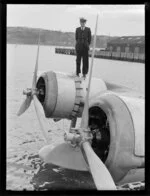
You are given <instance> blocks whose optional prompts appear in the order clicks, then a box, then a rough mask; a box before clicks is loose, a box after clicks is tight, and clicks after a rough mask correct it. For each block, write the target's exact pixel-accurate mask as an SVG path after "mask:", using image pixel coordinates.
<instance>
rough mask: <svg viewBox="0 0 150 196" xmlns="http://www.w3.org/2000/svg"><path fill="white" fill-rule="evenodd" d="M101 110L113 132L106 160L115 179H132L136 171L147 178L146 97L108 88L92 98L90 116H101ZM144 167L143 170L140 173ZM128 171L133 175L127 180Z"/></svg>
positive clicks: (122, 180) (120, 180) (121, 180)
mask: <svg viewBox="0 0 150 196" xmlns="http://www.w3.org/2000/svg"><path fill="white" fill-rule="evenodd" d="M98 108H99V110H98ZM94 110H95V113H94ZM101 111H103V112H104V113H105V115H106V116H107V120H108V123H109V132H110V133H109V134H110V139H109V140H108V141H109V144H108V147H109V150H108V154H107V157H105V161H104V162H105V164H106V166H107V168H108V169H109V171H110V173H111V175H112V176H113V178H114V180H115V182H118V183H119V182H126V181H127V182H129V181H130V180H129V178H131V176H132V177H133V176H134V175H136V176H137V179H139V177H140V178H141V179H143V180H144V171H143V170H144V167H145V158H144V157H145V148H144V147H145V131H144V130H145V129H144V111H145V110H144V99H139V98H135V97H134V98H133V97H125V96H121V95H118V94H115V93H112V92H109V91H108V92H105V93H103V94H102V95H101V96H99V97H96V98H95V99H92V101H91V102H90V116H91V114H92V115H95V118H97V119H101V115H102V112H101ZM100 121H101V120H100ZM89 122H91V120H90V119H89ZM108 141H107V142H108ZM141 170H142V171H143V172H142V174H141V173H139V171H141ZM137 171H138V172H137ZM130 173H131V175H130ZM127 175H130V177H129V178H128V179H127V180H126V179H125V178H126V176H127ZM140 175H141V176H140ZM131 181H132V180H131Z"/></svg>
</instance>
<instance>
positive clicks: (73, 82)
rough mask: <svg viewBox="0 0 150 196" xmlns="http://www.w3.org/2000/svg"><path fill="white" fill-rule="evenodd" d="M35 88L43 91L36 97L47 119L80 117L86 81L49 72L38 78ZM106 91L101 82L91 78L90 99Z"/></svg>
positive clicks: (103, 83)
mask: <svg viewBox="0 0 150 196" xmlns="http://www.w3.org/2000/svg"><path fill="white" fill-rule="evenodd" d="M36 86H37V89H39V90H42V91H43V94H40V95H38V98H39V100H40V102H41V103H42V105H43V108H44V111H45V116H46V117H47V118H68V119H71V118H72V116H75V115H76V116H77V117H80V116H81V113H82V109H83V105H84V98H85V94H86V88H87V80H82V79H80V78H78V77H76V78H75V77H74V76H71V75H66V74H63V73H55V72H53V71H49V72H45V73H43V74H42V75H41V76H40V77H39V78H38V81H37V85H36ZM106 89H107V88H106V85H105V82H104V81H103V80H101V79H98V78H92V82H91V92H90V97H92V96H94V95H96V94H97V93H100V92H102V91H105V90H106ZM79 108H80V110H79Z"/></svg>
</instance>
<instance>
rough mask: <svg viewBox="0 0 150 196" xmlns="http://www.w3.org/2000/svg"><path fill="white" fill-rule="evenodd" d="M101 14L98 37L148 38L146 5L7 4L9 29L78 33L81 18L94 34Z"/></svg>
mask: <svg viewBox="0 0 150 196" xmlns="http://www.w3.org/2000/svg"><path fill="white" fill-rule="evenodd" d="M96 14H99V22H98V30H97V35H110V36H126V35H145V6H144V5H50V4H47V5H42V4H40V5H38V4H37V5H36V4H33V5H31V4H30V5H28V4H24V5H23V4H20V5H19V4H18V5H17V4H16V5H7V26H26V27H33V28H44V29H48V30H61V31H63V32H75V28H76V27H78V26H79V18H80V17H85V18H86V19H87V23H86V26H88V27H90V28H91V31H92V34H94V29H95V21H96Z"/></svg>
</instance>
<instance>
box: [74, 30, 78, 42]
mask: <svg viewBox="0 0 150 196" xmlns="http://www.w3.org/2000/svg"><path fill="white" fill-rule="evenodd" d="M75 39H76V41H77V40H78V32H77V28H76V33H75Z"/></svg>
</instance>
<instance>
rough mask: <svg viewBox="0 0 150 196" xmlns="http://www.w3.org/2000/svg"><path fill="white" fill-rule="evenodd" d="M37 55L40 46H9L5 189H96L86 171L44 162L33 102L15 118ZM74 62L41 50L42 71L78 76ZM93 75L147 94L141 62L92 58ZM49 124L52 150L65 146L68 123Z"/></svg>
mask: <svg viewBox="0 0 150 196" xmlns="http://www.w3.org/2000/svg"><path fill="white" fill-rule="evenodd" d="M36 53H37V46H31V45H11V44H7V172H6V179H7V189H8V190H23V189H26V190H46V189H47V188H49V189H62V188H63V189H76V188H77V189H80V188H81V189H84V188H85V189H88V188H89V189H92V188H95V186H94V184H93V180H92V178H91V175H90V174H89V173H88V172H73V171H70V170H65V169H63V168H60V167H56V166H55V167H54V166H53V167H52V166H50V165H49V166H48V165H46V164H43V163H42V162H41V161H40V159H39V157H38V150H39V149H40V148H41V147H43V146H44V145H45V143H44V140H43V136H42V133H41V131H40V126H39V124H38V120H37V117H36V114H35V110H34V106H33V103H32V104H31V106H30V108H29V109H28V110H27V111H26V112H25V113H24V114H23V115H22V116H20V117H18V116H17V115H16V114H17V111H18V109H19V107H20V105H21V103H22V102H23V100H24V99H25V97H24V96H23V94H22V91H23V89H26V88H30V87H31V85H32V77H33V71H34V67H35V61H36ZM75 60H76V57H75V56H70V55H61V54H55V47H53V46H41V47H40V54H39V70H40V71H49V70H53V71H59V72H69V73H75V66H76V61H75ZM90 62H91V58H90ZM89 64H90V63H89ZM93 76H95V77H100V78H102V79H104V80H107V81H109V82H113V83H117V84H121V85H124V86H127V87H130V88H133V89H134V90H136V91H139V92H141V93H142V94H144V93H145V83H144V81H145V65H144V64H143V63H133V62H124V61H115V60H113V61H112V60H107V59H94V68H93ZM48 122H49V125H50V129H51V132H50V133H49V141H50V144H51V146H52V147H53V146H56V145H57V144H59V143H61V142H63V133H64V132H63V130H64V129H68V128H69V123H70V122H69V121H68V120H61V121H59V122H57V123H55V122H53V121H52V120H48ZM47 171H48V172H47Z"/></svg>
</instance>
